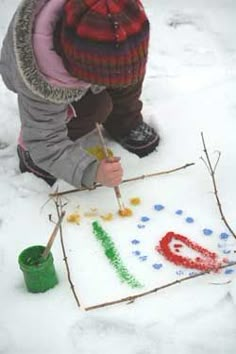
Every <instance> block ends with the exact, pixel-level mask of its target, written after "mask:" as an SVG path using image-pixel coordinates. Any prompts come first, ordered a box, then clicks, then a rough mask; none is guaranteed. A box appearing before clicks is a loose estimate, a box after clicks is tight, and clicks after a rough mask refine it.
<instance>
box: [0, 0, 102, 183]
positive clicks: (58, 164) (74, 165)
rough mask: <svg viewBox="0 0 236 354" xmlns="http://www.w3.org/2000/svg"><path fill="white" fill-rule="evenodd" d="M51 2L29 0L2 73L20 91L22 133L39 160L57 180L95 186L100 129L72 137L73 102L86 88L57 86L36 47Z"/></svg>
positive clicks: (10, 37)
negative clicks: (42, 14) (37, 25)
mask: <svg viewBox="0 0 236 354" xmlns="http://www.w3.org/2000/svg"><path fill="white" fill-rule="evenodd" d="M44 3H46V0H23V1H22V3H21V4H20V6H19V8H18V9H17V11H16V13H15V15H14V18H13V20H12V22H11V23H10V26H9V28H8V32H7V34H6V37H5V39H4V42H3V47H2V50H1V59H0V73H1V75H2V78H3V81H4V83H5V84H6V86H7V87H8V88H9V89H10V90H11V91H13V92H15V93H17V95H18V105H19V113H20V118H21V124H22V137H23V140H24V143H25V145H26V148H27V150H28V151H29V153H30V155H31V157H32V159H33V161H34V162H35V164H36V165H38V166H39V167H40V168H42V169H43V170H45V171H47V172H49V173H51V174H52V175H53V176H55V177H57V178H61V179H63V180H65V181H66V182H68V183H70V184H72V185H74V186H76V187H80V186H81V184H83V185H86V186H89V187H91V186H92V185H93V183H94V180H95V175H96V170H97V165H98V161H97V160H96V158H94V157H93V156H91V155H89V154H88V153H87V152H86V150H85V149H86V148H87V147H89V146H92V145H96V143H97V141H96V139H97V137H95V132H94V133H90V134H88V135H87V136H84V137H82V138H81V139H78V140H77V141H75V142H72V141H71V140H70V139H69V138H68V137H67V128H66V115H67V107H68V104H69V103H70V102H73V101H77V100H79V99H81V97H82V96H83V95H84V94H85V92H86V91H85V90H84V89H82V88H79V87H78V88H67V87H56V86H53V85H52V84H50V83H48V82H47V81H46V80H45V79H44V77H43V76H42V75H41V73H40V71H39V69H38V67H37V64H36V60H35V57H34V53H33V49H32V42H31V41H32V29H33V23H34V18H35V16H36V13H37V10H38V7H39V5H40V6H43V4H44Z"/></svg>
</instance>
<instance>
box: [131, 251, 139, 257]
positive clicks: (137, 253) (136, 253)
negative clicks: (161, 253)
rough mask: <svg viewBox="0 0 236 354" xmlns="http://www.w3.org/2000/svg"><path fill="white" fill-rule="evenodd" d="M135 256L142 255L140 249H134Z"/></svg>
mask: <svg viewBox="0 0 236 354" xmlns="http://www.w3.org/2000/svg"><path fill="white" fill-rule="evenodd" d="M132 253H133V255H134V256H140V254H141V252H140V251H133V252H132Z"/></svg>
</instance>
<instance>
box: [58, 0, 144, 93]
mask: <svg viewBox="0 0 236 354" xmlns="http://www.w3.org/2000/svg"><path fill="white" fill-rule="evenodd" d="M63 11H64V12H63V15H62V23H61V30H60V35H59V43H58V44H59V47H60V52H61V55H62V57H63V60H64V63H65V66H66V68H67V70H68V71H69V72H70V73H71V75H73V76H75V77H77V78H78V79H80V80H83V81H86V82H89V83H92V84H97V85H104V86H106V87H123V86H129V85H132V84H135V83H137V82H139V81H141V80H142V79H143V77H144V74H145V68H146V61H147V54H148V41H149V22H148V19H147V17H146V14H145V12H144V9H143V6H142V4H141V2H140V1H139V0H67V1H66V3H65V6H64V10H63Z"/></svg>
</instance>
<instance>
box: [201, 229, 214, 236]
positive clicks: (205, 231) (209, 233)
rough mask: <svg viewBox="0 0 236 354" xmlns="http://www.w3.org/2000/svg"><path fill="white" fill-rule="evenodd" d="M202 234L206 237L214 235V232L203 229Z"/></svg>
mask: <svg viewBox="0 0 236 354" xmlns="http://www.w3.org/2000/svg"><path fill="white" fill-rule="evenodd" d="M202 232H203V233H204V235H205V236H210V235H212V234H213V231H212V230H211V229H203V230H202Z"/></svg>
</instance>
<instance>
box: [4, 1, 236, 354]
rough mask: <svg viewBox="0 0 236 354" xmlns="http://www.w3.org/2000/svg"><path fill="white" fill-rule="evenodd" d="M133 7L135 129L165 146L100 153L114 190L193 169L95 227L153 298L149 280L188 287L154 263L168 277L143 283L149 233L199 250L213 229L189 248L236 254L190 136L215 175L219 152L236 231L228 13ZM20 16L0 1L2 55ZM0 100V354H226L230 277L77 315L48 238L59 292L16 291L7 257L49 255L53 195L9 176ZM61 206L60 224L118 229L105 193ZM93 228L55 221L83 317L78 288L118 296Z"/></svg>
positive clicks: (218, 5)
mask: <svg viewBox="0 0 236 354" xmlns="http://www.w3.org/2000/svg"><path fill="white" fill-rule="evenodd" d="M143 3H144V6H145V8H146V11H147V13H148V14H149V17H150V22H151V46H150V55H149V64H148V71H147V77H146V81H145V85H144V91H143V101H144V116H145V119H146V120H147V121H149V122H150V124H152V125H153V126H155V127H157V128H158V130H159V132H160V135H161V138H162V140H161V144H160V147H159V148H158V151H157V152H155V153H153V154H151V155H150V156H148V157H146V158H145V159H142V160H140V159H138V158H137V157H135V156H134V155H132V154H129V153H127V152H126V151H124V150H123V149H121V148H120V147H119V146H118V145H117V144H115V143H113V142H110V143H109V145H110V146H111V147H112V148H113V149H114V151H115V153H116V154H118V155H120V156H121V157H122V162H123V166H124V169H125V178H129V177H133V176H137V175H142V174H148V173H152V172H156V171H162V170H167V169H171V168H174V167H178V166H180V165H183V164H185V163H187V162H194V163H195V165H194V166H193V167H189V168H188V169H186V170H182V171H180V172H176V173H174V174H171V175H165V176H161V177H154V178H147V179H145V180H143V181H138V182H133V183H128V184H124V185H122V187H121V189H122V194H123V198H124V200H125V201H126V203H127V204H128V201H129V198H131V197H134V196H136V197H140V198H141V200H142V203H141V205H140V206H138V207H136V208H134V216H133V217H132V218H130V219H126V220H123V219H120V218H119V217H118V216H115V217H114V220H113V221H110V222H104V221H102V220H100V219H99V222H100V223H101V224H102V225H103V227H104V228H105V229H106V230H108V231H109V235H111V236H112V237H113V236H114V239H115V241H116V244H117V245H118V246H120V252H121V254H122V256H123V257H124V258H123V259H124V260H125V262H127V263H126V264H128V266H129V267H130V268H131V269H132V271H133V273H135V275H136V276H137V277H139V278H140V279H142V281H144V283H145V279H146V278H145V277H144V275H145V276H146V275H147V279H148V281H149V280H150V279H151V281H150V283H148V281H147V284H145V285H147V287H148V286H149V285H150V284H152V287H153V279H154V277H155V276H156V277H157V284H158V282H161V283H168V282H169V280H170V277H169V275H170V274H172V275H173V274H174V273H173V272H175V278H176V279H179V278H181V275H183V276H185V275H187V273H186V270H184V269H181V268H180V267H177V268H176V270H175V268H174V266H172V268H171V267H170V270H168V269H169V268H168V267H169V266H170V265H169V264H168V262H167V261H166V262H165V260H164V259H162V258H161V256H160V255H158V262H160V261H161V262H162V264H163V265H165V266H163V267H162V269H159V270H156V273H154V270H152V269H151V267H150V271H149V268H148V262H149V261H150V260H152V261H153V262H154V258H155V257H157V256H156V255H155V254H154V252H153V244H152V242H154V241H156V243H157V241H158V238H157V239H156V240H155V229H156V230H157V236H158V235H159V230H161V231H162V232H164V231H165V232H166V231H169V230H172V231H176V228H177V231H178V232H181V233H184V234H185V235H187V236H189V237H190V238H191V234H192V235H193V236H194V237H196V235H198V234H199V233H200V231H201V230H202V228H204V227H207V228H211V229H212V230H213V231H214V232H213V235H212V236H211V237H210V238H206V237H205V238H204V236H203V235H201V236H199V239H198V241H199V243H201V244H203V245H204V246H207V247H209V248H213V249H215V248H216V249H217V251H218V253H219V254H220V256H223V254H224V252H229V251H230V252H231V253H229V254H228V255H227V256H228V258H229V259H233V257H235V256H234V255H233V251H234V250H235V249H236V240H234V239H233V237H232V236H230V237H229V238H228V239H227V240H226V241H224V240H221V239H220V235H221V234H222V232H223V233H225V232H228V231H227V230H226V229H225V226H224V224H223V223H222V221H221V218H220V215H219V212H218V208H217V206H216V202H215V199H214V194H213V193H212V190H213V188H212V183H211V179H210V175H209V173H208V171H207V169H206V167H205V165H204V163H203V162H202V160H201V159H200V157H201V156H204V153H203V147H202V142H201V135H200V133H201V132H203V133H204V136H205V139H206V143H207V146H208V151H209V154H210V156H211V158H212V159H213V161H214V159H215V158H216V157H217V154H215V152H216V151H220V152H221V159H220V162H219V164H218V166H217V170H216V177H217V185H218V191H219V195H220V198H221V202H222V205H223V208H224V212H225V215H226V216H227V219H228V221H229V222H230V224H231V226H232V228H233V229H234V230H236V223H235V205H234V201H235V199H236V189H235V180H236V168H235V167H236V152H235V148H236V142H235V131H236V121H235V114H236V98H235V92H236V42H235V33H236V3H235V1H233V0H214V1H213V0H199V1H194V0H172V1H169V2H167V1H165V0H159V1H155V0H144V1H143ZM17 4H18V1H16V0H11V1H6V0H0V13H1V23H0V41H2V39H3V36H4V33H5V31H6V28H7V25H8V22H9V20H10V18H11V16H12V14H13V11H14V9H15V7H16V6H17ZM0 93H1V95H0V107H1V115H0V117H1V118H0V122H1V130H0V280H1V297H0V299H1V300H0V353H4V354H5V353H10V354H42V353H47V354H62V353H63V354H64V353H69V354H74V353H80V354H94V353H99V354H100V353H101V354H113V353H114V354H116V353H117V354H118V353H119V354H120V353H124V354H152V353H153V354H171V353H173V352H174V351H175V352H176V353H178V354H185V353H186V354H189V353H192V354H200V353H201V354H213V353H214V354H234V353H235V352H236V279H235V273H236V271H234V269H233V268H232V269H231V270H232V274H230V275H225V273H224V272H222V273H221V274H220V275H213V276H207V277H203V278H199V279H195V280H191V281H188V282H185V283H182V284H179V285H177V286H175V287H171V288H167V289H166V290H163V291H161V292H158V293H156V294H153V295H150V296H146V297H144V298H142V299H139V300H137V301H135V302H134V303H132V304H129V305H127V304H120V305H115V306H112V307H107V308H104V309H99V310H95V311H91V312H85V311H83V310H80V309H78V308H77V306H76V303H75V300H74V298H73V296H72V292H71V289H70V286H69V284H68V281H67V276H66V270H65V265H64V262H63V256H62V251H61V246H60V241H59V237H58V238H57V239H56V242H55V245H54V247H53V250H52V252H53V256H54V259H55V267H56V271H57V273H58V277H59V284H58V286H56V287H55V288H54V289H52V290H50V291H48V292H46V293H43V294H37V295H35V294H30V293H28V292H27V291H26V290H25V286H24V281H23V276H22V273H21V271H20V270H19V266H18V263H17V258H18V255H19V253H20V252H21V251H22V250H23V249H24V248H26V247H28V246H30V245H35V244H46V242H47V239H48V236H49V234H50V232H51V231H52V228H53V224H52V223H51V222H49V218H48V215H49V214H51V215H52V218H54V219H55V217H56V212H55V207H54V204H53V202H51V201H49V202H48V203H47V204H45V203H46V202H47V201H48V194H49V193H50V192H51V190H50V189H49V187H48V186H47V185H46V184H45V183H44V182H42V181H40V180H38V179H37V178H35V177H34V176H32V175H30V174H20V173H19V169H18V161H17V157H16V141H17V136H18V132H19V118H18V112H17V104H16V97H15V96H14V95H13V94H12V93H10V92H9V91H7V89H6V88H5V86H4V85H3V83H2V81H0ZM58 186H59V188H60V190H65V189H68V188H71V186H68V185H66V184H65V183H64V182H62V181H59V182H58ZM101 201H102V202H101ZM104 201H105V202H104ZM65 202H66V203H67V205H66V207H65V208H66V210H67V212H68V213H70V212H74V211H75V210H78V212H79V213H80V214H81V215H84V212H88V211H89V210H90V209H91V208H97V210H98V214H103V215H104V214H107V213H109V212H111V213H113V214H114V215H115V213H116V211H117V206H116V201H115V198H114V196H113V191H111V190H110V189H106V188H100V189H97V190H96V191H93V192H80V193H76V194H72V195H68V196H66V199H65ZM157 203H158V205H160V204H161V205H163V206H165V208H164V210H163V211H162V212H160V214H158V217H156V218H152V217H151V219H150V221H149V223H146V224H145V227H146V228H143V229H140V230H138V228H137V225H140V220H143V219H142V218H143V217H150V216H152V215H153V214H152V213H153V209H152V207H153V205H156V204H157ZM179 209H181V210H183V215H184V216H191V217H193V219H194V222H193V223H191V224H187V223H186V221H185V219H184V217H182V216H181V218H182V219H178V221H177V219H176V215H175V211H176V210H179ZM97 218H99V217H97ZM94 219H96V218H88V217H87V218H86V217H85V216H83V217H82V218H81V223H80V225H74V224H69V223H68V222H66V221H65V222H64V224H63V230H64V238H65V244H66V248H67V253H68V261H69V263H70V267H71V272H72V278H73V281H74V284H75V286H76V290H77V292H78V294H79V295H81V299H82V303H83V304H84V305H86V301H87V297H86V290H87V291H88V289H89V287H90V288H91V289H92V290H90V291H89V294H87V295H89V296H88V297H89V300H88V302H93V301H95V302H96V299H98V298H101V299H102V298H103V297H104V298H105V299H106V300H107V298H109V297H110V298H111V299H114V298H119V297H120V294H123V292H122V291H123V290H124V289H123V288H122V289H121V290H119V289H118V288H119V286H118V285H117V283H116V279H115V276H114V274H113V273H112V268H111V265H109V264H107V263H106V262H107V261H106V259H105V257H104V255H103V253H102V250H101V248H100V245H99V243H98V242H97V241H96V240H95V238H94V236H93V234H92V226H91V223H92V221H93V220H94ZM118 233H119V237H120V240H119V237H118V236H117V234H118ZM142 237H143V238H142ZM132 239H138V241H140V239H141V241H142V242H141V243H140V244H139V247H140V248H139V249H141V251H142V252H144V251H145V252H146V253H145V255H147V256H148V259H147V260H145V261H144V259H142V258H140V257H138V258H137V257H136V258H135V256H134V253H133V252H132V250H134V249H131V248H130V249H129V247H131V246H130V245H129V243H130V241H131V240H132ZM149 239H150V242H149V241H148V240H149ZM149 243H150V249H148V246H149ZM142 247H144V248H142ZM83 248H84V249H83ZM137 249H138V246H137ZM135 250H136V249H135ZM141 255H142V254H141ZM77 261H78V262H77ZM77 265H78V267H77ZM147 269H148V270H147ZM166 269H167V270H168V271H169V273H168V271H167V270H166ZM181 271H182V272H183V273H181ZM151 272H152V273H151ZM171 272H172V273H171ZM154 274H155V275H154ZM149 275H150V276H149ZM112 281H113V283H112ZM228 281H229V282H228ZM213 282H215V283H217V284H220V285H214V284H212V283H213ZM226 283H227V284H226ZM116 291H117V292H116ZM140 291H141V290H140ZM126 292H129V291H128V288H125V290H124V293H125V294H126ZM130 293H132V291H130Z"/></svg>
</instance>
